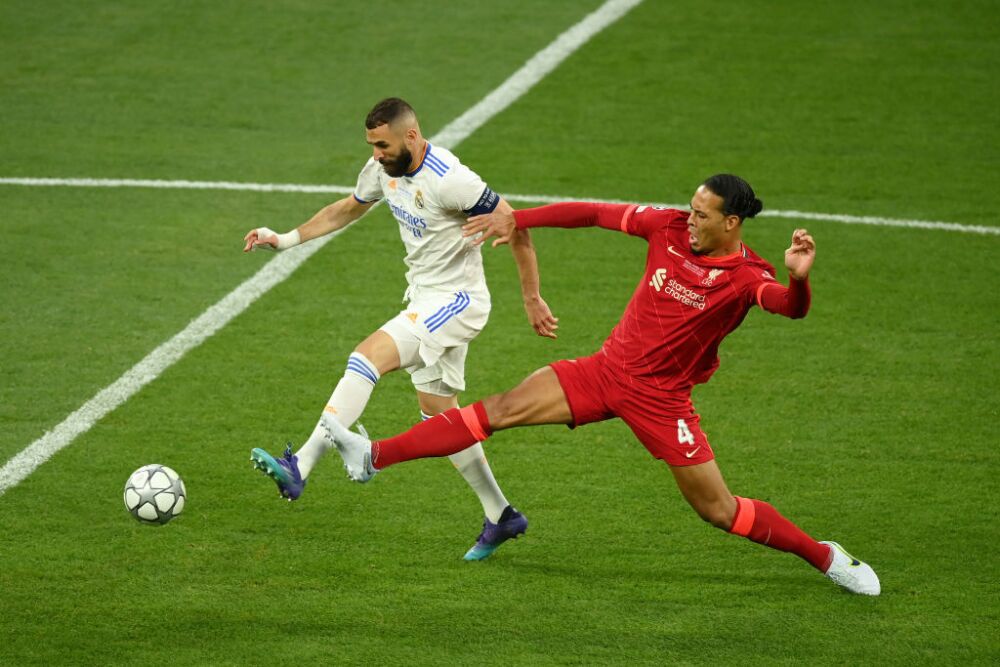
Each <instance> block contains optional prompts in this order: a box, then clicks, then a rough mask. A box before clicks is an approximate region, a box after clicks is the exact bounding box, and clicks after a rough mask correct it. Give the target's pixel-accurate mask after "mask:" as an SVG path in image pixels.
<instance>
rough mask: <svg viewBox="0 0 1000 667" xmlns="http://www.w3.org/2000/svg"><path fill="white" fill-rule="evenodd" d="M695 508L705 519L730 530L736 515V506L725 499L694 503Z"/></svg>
mask: <svg viewBox="0 0 1000 667" xmlns="http://www.w3.org/2000/svg"><path fill="white" fill-rule="evenodd" d="M694 509H695V511H696V512H697V513H698V516H700V517H701V518H702V520H703V521H705V522H706V523H710V524H712V525H713V526H715V527H716V528H719V529H721V530H729V528H730V526H732V525H733V518H734V517H735V515H736V511H735V507H730V503H727V502H725V501H724V500H723V499H720V500H717V501H712V502H704V503H697V504H694Z"/></svg>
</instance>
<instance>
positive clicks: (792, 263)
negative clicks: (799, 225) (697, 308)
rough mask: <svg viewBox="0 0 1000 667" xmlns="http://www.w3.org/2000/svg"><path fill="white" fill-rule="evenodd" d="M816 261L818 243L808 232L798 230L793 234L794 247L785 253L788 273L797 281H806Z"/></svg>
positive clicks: (790, 247) (791, 246)
mask: <svg viewBox="0 0 1000 667" xmlns="http://www.w3.org/2000/svg"><path fill="white" fill-rule="evenodd" d="M814 259H816V242H815V241H813V237H812V236H810V235H809V232H807V231H806V230H804V229H796V230H795V231H794V232H792V245H790V246H789V247H788V250H786V251H785V267H786V268H787V269H788V273H789V274H790V275H791V276H792V278H795V279H796V280H805V279H806V278H808V277H809V271H810V269H812V265H813V260H814Z"/></svg>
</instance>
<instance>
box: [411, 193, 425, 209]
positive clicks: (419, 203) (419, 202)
mask: <svg viewBox="0 0 1000 667" xmlns="http://www.w3.org/2000/svg"><path fill="white" fill-rule="evenodd" d="M413 204H414V205H415V206H416V207H417V208H423V207H424V193H423V192H421V191H420V190H417V194H415V195H414V196H413Z"/></svg>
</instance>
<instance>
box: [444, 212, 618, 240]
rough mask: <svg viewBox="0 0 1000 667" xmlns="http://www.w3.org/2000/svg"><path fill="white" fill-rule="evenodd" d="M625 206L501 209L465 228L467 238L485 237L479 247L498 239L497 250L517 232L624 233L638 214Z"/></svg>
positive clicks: (477, 218) (473, 221) (470, 220)
mask: <svg viewBox="0 0 1000 667" xmlns="http://www.w3.org/2000/svg"><path fill="white" fill-rule="evenodd" d="M634 208H635V207H634V206H628V205H625V204H595V203H589V202H565V203H561V204H549V205H548V206H539V207H538V208H526V209H522V210H520V211H514V210H513V209H510V208H509V207H508V210H506V211H501V210H500V207H499V206H498V207H497V208H496V209H495V210H494V211H493V212H492V213H487V214H485V215H476V216H473V217H471V218H469V221H468V222H467V223H466V224H465V225H464V226H463V227H462V229H463V230H464V235H465V236H473V235H475V234H480V233H481V234H482V236H481V237H479V238H478V239H477V240H476V241H475V243H476V244H477V245H478V244H480V243H482V242H483V241H485V240H486V239H488V238H490V237H496V238H495V240H494V241H493V247H496V246H498V245H502V244H504V243H509V242H510V240H511V238H512V237H513V235H514V231H515V230H517V229H528V228H529V227H595V226H596V227H604V228H606V229H614V230H617V231H621V229H622V227H621V225H622V220H623V219H624V217H625V216H626V215H627V214H629V213H630V212H631V211H632V210H634Z"/></svg>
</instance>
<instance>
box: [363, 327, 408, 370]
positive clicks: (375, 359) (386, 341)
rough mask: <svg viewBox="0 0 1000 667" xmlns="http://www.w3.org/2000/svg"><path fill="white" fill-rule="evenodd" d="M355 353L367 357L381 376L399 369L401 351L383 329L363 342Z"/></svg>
mask: <svg viewBox="0 0 1000 667" xmlns="http://www.w3.org/2000/svg"><path fill="white" fill-rule="evenodd" d="M354 351H355V352H359V353H361V354H363V355H365V358H366V359H368V361H370V362H372V364H373V365H374V366H375V368H377V369H378V372H379V375H383V374H385V373H388V372H390V371H394V370H396V369H397V368H399V349H398V348H397V347H396V341H394V340H393V339H392V336H390V335H389V334H387V333H386V332H385V331H383V330H381V329H379V330H377V331H375V332H373V333H372V334H371V335H370V336H368V338H365V339H364V340H363V341H361V343H359V344H358V346H357V347H356V348H354Z"/></svg>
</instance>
